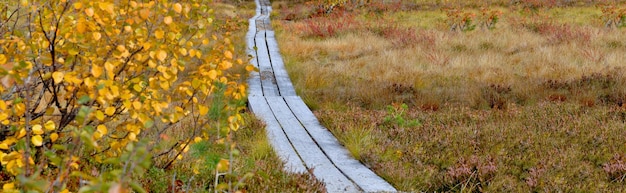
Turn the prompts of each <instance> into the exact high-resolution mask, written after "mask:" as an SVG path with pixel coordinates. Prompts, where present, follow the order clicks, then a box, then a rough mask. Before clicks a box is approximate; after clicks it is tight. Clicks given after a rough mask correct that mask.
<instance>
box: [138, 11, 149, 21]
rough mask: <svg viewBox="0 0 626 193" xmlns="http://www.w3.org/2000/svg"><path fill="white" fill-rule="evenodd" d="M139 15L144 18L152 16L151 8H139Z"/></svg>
mask: <svg viewBox="0 0 626 193" xmlns="http://www.w3.org/2000/svg"><path fill="white" fill-rule="evenodd" d="M139 17H141V19H144V20H145V19H148V17H150V10H149V9H147V8H145V9H142V10H139Z"/></svg>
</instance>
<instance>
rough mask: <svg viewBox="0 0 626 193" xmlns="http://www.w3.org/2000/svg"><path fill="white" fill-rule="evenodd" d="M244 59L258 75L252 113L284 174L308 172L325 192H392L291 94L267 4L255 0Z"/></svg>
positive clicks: (253, 75) (254, 81) (253, 82)
mask: <svg viewBox="0 0 626 193" xmlns="http://www.w3.org/2000/svg"><path fill="white" fill-rule="evenodd" d="M255 2H256V5H257V9H256V15H255V16H254V17H252V18H251V19H250V22H249V24H250V26H249V31H248V34H247V44H248V54H250V55H252V56H254V58H253V59H252V61H251V62H252V64H254V65H255V66H256V67H257V68H258V69H259V72H253V73H251V76H250V79H249V80H248V84H249V85H250V88H249V91H248V92H249V97H248V101H249V104H250V109H251V110H252V112H253V113H254V114H255V115H256V116H257V117H259V118H260V119H261V120H263V121H264V122H265V124H266V126H267V127H266V132H267V135H268V139H269V141H270V143H271V145H272V147H273V148H274V150H275V151H276V152H277V154H278V156H279V157H280V158H281V160H282V161H283V162H284V163H285V170H287V171H289V172H296V173H304V172H311V173H312V174H313V175H314V176H315V177H316V178H317V179H319V180H321V181H323V182H324V183H325V184H326V189H327V190H328V192H396V189H394V187H393V186H391V185H390V184H389V183H387V182H386V181H385V180H383V179H382V178H380V177H379V176H377V175H376V174H375V173H374V172H372V171H371V170H370V169H369V168H367V167H365V166H364V165H363V164H361V163H360V162H359V161H357V160H355V159H354V158H352V156H350V154H349V152H348V151H347V150H346V149H345V148H344V147H343V146H341V144H339V142H338V141H337V139H336V138H335V137H334V136H333V134H332V133H330V132H329V131H328V130H327V129H326V128H324V127H323V126H321V125H320V123H319V122H318V120H317V119H316V118H315V116H314V115H313V113H312V112H311V110H310V109H309V108H308V107H307V106H306V105H305V104H304V102H303V101H302V99H301V98H300V97H298V96H297V95H296V92H295V90H294V88H293V85H292V83H291V80H290V79H289V75H288V74H287V71H286V70H285V66H284V63H283V59H282V57H281V56H280V52H279V51H278V44H277V43H276V39H275V37H274V31H273V30H272V29H271V25H270V18H269V15H270V12H271V10H272V8H271V5H270V3H269V0H255Z"/></svg>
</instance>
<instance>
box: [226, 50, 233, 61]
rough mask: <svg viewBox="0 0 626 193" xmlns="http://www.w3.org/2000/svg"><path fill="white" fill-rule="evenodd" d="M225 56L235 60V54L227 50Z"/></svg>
mask: <svg viewBox="0 0 626 193" xmlns="http://www.w3.org/2000/svg"><path fill="white" fill-rule="evenodd" d="M224 56H225V57H226V58H228V59H233V53H232V52H230V51H228V50H226V52H224Z"/></svg>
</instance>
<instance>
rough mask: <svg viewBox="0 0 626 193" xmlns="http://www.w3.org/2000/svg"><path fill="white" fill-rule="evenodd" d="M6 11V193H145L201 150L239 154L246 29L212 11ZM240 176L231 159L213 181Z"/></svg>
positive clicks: (1, 90)
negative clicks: (241, 42)
mask: <svg viewBox="0 0 626 193" xmlns="http://www.w3.org/2000/svg"><path fill="white" fill-rule="evenodd" d="M1 9H3V10H6V11H7V12H6V13H8V14H6V15H5V14H3V15H2V16H1V17H2V18H0V19H2V25H0V65H2V68H0V78H2V84H1V85H0V96H1V100H0V160H1V161H2V168H1V170H0V176H2V178H1V179H0V180H2V183H3V184H5V185H4V187H3V188H4V191H5V192H12V191H13V190H14V189H21V190H34V191H45V192H67V191H68V190H71V191H77V190H78V191H82V192H106V191H109V192H119V191H122V190H125V189H133V190H134V191H137V192H145V190H144V187H142V185H141V184H140V181H139V180H140V179H141V177H142V176H143V175H144V174H145V173H146V171H147V170H148V169H149V168H151V167H154V166H156V167H158V168H161V169H168V168H171V167H173V165H175V164H177V163H178V162H179V160H182V159H183V158H184V157H186V155H187V154H186V152H187V151H188V150H189V149H190V147H191V146H192V145H193V144H196V143H201V142H203V141H207V140H211V141H218V142H220V143H222V144H225V148H226V150H227V151H228V152H231V151H232V150H233V148H234V146H231V145H232V141H231V137H230V136H231V133H232V132H234V131H237V130H238V129H239V128H240V124H241V123H242V117H241V115H240V113H239V112H240V111H241V110H242V108H243V103H242V99H243V98H244V97H245V90H246V86H245V85H244V84H241V83H240V74H238V73H235V71H233V70H231V69H233V68H234V67H237V68H240V69H242V68H243V67H240V66H245V64H244V62H243V60H242V59H238V58H237V57H236V56H235V55H234V54H233V52H234V46H233V45H232V42H231V40H230V39H229V37H228V36H229V34H230V33H229V32H228V31H229V30H232V29H235V28H229V27H228V26H227V25H223V23H220V24H219V25H222V27H216V26H217V25H218V24H217V22H214V19H215V17H214V16H213V15H212V13H213V12H214V11H213V10H212V9H211V1H210V0H192V1H186V2H178V1H169V2H168V1H150V2H146V3H144V2H136V1H111V0H108V1H88V0H54V1H36V0H35V1H27V0H21V1H9V2H8V3H6V4H4V5H3V7H2V8H1ZM5 24H6V25H5ZM247 69H251V67H248V68H247ZM191 162H195V161H193V160H192V161H191ZM229 168H230V167H229V159H228V157H226V159H225V160H220V161H219V163H218V164H217V165H214V166H213V168H212V170H211V171H215V175H217V176H220V175H224V173H227V172H228V171H229ZM195 169H198V171H196V170H195ZM199 169H201V168H194V173H196V174H199V173H200V172H201V171H199ZM174 181H176V180H174ZM221 183H226V182H224V181H219V183H218V182H217V181H216V184H221ZM218 187H222V186H221V185H219V186H216V187H215V188H218ZM13 192H17V191H13Z"/></svg>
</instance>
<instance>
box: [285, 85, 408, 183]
mask: <svg viewBox="0 0 626 193" xmlns="http://www.w3.org/2000/svg"><path fill="white" fill-rule="evenodd" d="M284 98H285V101H287V104H288V105H289V108H290V109H291V110H292V112H293V113H294V114H295V115H296V116H297V118H298V120H299V121H300V122H301V123H302V124H303V125H304V127H305V128H306V129H307V131H308V132H309V133H310V134H311V137H312V138H313V139H314V140H315V141H316V142H317V144H318V145H319V146H320V147H321V149H322V150H323V151H324V152H325V153H326V155H327V156H328V157H329V158H330V160H331V161H332V162H333V163H334V164H335V165H336V166H337V168H339V169H340V170H341V171H342V172H343V173H344V174H346V176H347V177H348V178H350V179H351V180H352V181H354V182H355V183H356V184H357V185H358V186H359V187H360V188H361V189H362V190H363V191H365V192H395V191H396V189H395V188H394V187H393V186H391V185H390V184H389V183H387V182H386V181H385V180H383V179H382V178H380V177H379V176H378V175H376V174H375V173H374V172H372V171H371V170H370V169H369V168H367V167H365V166H364V165H363V164H361V163H360V162H359V161H357V160H355V159H354V158H353V157H352V156H351V155H350V153H349V152H348V151H347V150H346V149H345V148H344V147H343V146H342V145H341V144H340V143H339V141H337V139H336V138H335V136H334V135H333V134H332V133H331V132H330V131H328V129H326V128H324V127H323V126H322V125H321V124H320V123H319V121H318V120H317V118H315V115H314V114H313V112H311V110H310V109H309V108H308V107H307V106H306V104H305V103H304V101H302V99H301V98H300V97H298V96H286V97H284Z"/></svg>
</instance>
